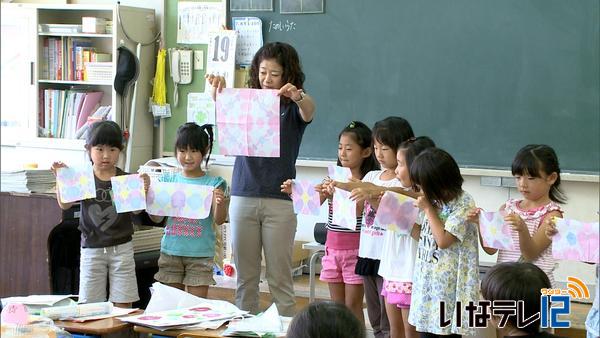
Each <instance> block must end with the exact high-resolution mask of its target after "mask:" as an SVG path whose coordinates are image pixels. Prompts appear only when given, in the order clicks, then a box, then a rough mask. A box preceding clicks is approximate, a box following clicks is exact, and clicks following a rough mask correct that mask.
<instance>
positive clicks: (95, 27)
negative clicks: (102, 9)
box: [81, 16, 106, 34]
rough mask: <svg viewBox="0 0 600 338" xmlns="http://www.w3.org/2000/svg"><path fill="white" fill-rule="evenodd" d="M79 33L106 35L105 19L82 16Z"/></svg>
mask: <svg viewBox="0 0 600 338" xmlns="http://www.w3.org/2000/svg"><path fill="white" fill-rule="evenodd" d="M81 31H82V32H83V33H97V34H105V33H106V19H104V18H96V17H93V16H84V17H82V18H81Z"/></svg>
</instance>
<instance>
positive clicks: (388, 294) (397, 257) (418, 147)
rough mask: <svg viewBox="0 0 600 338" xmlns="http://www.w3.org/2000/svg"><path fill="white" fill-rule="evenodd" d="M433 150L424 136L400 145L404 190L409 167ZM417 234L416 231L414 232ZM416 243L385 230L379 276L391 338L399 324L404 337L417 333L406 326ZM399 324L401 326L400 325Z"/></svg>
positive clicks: (399, 169) (399, 173)
mask: <svg viewBox="0 0 600 338" xmlns="http://www.w3.org/2000/svg"><path fill="white" fill-rule="evenodd" d="M433 147H435V143H433V141H432V140H431V139H430V138H429V137H427V136H420V137H417V138H414V137H411V138H409V139H408V140H406V141H404V142H402V143H401V144H400V146H399V147H398V151H397V152H396V160H397V163H398V165H397V166H396V170H395V174H396V178H397V179H398V180H400V183H401V185H402V186H403V187H412V182H411V180H410V165H411V163H412V161H413V159H414V158H415V157H416V156H417V155H419V153H420V152H421V151H423V150H425V149H427V148H433ZM411 190H412V189H410V188H407V192H406V193H404V194H407V195H411V196H413V197H414V196H415V195H414V194H410V193H409V191H411ZM415 232H418V229H415ZM417 245H418V242H417V241H416V240H415V238H413V237H411V236H410V235H403V234H399V233H397V232H395V231H390V230H388V231H386V232H385V236H384V239H383V247H382V250H381V251H382V254H381V262H380V264H379V275H380V276H381V277H383V290H382V292H381V294H382V296H384V298H385V304H386V311H387V313H388V317H389V319H390V324H391V328H392V330H391V332H390V333H391V335H390V337H392V338H395V337H402V331H398V330H397V329H396V327H398V326H399V325H395V323H396V322H398V321H401V322H402V323H401V324H402V326H403V327H404V337H406V338H412V337H414V338H416V337H417V331H416V329H415V327H414V326H412V325H410V324H409V323H408V314H409V310H410V300H411V294H412V277H413V268H414V264H415V258H416V254H417ZM399 324H400V323H399Z"/></svg>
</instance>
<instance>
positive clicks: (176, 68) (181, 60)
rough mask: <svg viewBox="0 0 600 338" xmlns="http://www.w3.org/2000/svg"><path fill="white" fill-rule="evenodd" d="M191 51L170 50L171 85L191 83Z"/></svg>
mask: <svg viewBox="0 0 600 338" xmlns="http://www.w3.org/2000/svg"><path fill="white" fill-rule="evenodd" d="M192 62H193V61H192V50H190V49H171V77H172V78H173V83H178V84H190V83H192V68H193V67H192Z"/></svg>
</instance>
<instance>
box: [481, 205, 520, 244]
mask: <svg viewBox="0 0 600 338" xmlns="http://www.w3.org/2000/svg"><path fill="white" fill-rule="evenodd" d="M505 215H506V213H505V212H502V211H483V210H482V211H481V212H480V213H479V231H481V238H482V239H483V245H484V246H486V247H488V248H495V249H503V250H515V243H514V241H513V238H512V229H511V227H510V225H508V224H507V223H506V222H504V216H505Z"/></svg>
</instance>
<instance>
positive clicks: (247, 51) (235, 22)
mask: <svg viewBox="0 0 600 338" xmlns="http://www.w3.org/2000/svg"><path fill="white" fill-rule="evenodd" d="M231 22H232V28H233V30H234V31H236V32H238V37H237V43H236V48H235V63H236V64H238V65H243V66H247V65H250V64H251V63H252V58H253V57H254V54H256V51H258V49H259V48H260V47H262V45H263V34H262V21H261V20H260V19H259V18H257V17H235V18H231Z"/></svg>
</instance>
